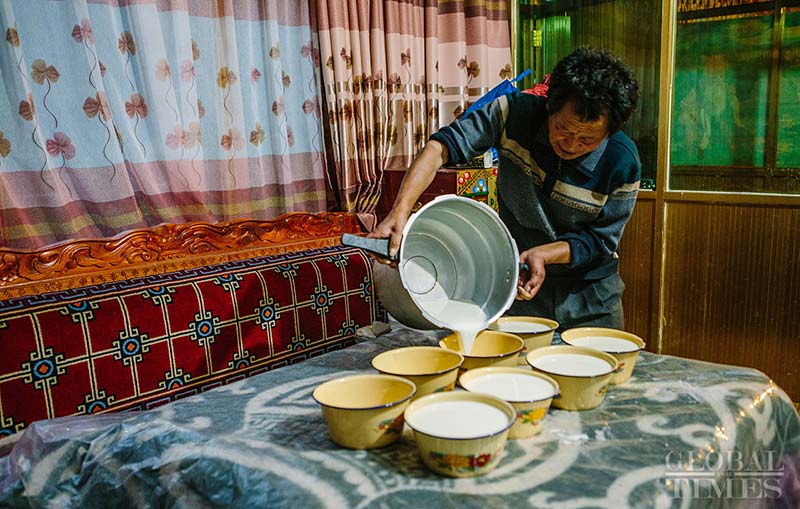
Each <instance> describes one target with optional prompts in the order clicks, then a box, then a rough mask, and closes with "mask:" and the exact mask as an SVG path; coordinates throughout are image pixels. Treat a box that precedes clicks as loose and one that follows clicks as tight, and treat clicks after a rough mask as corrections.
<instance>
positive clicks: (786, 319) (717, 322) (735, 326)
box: [661, 202, 800, 401]
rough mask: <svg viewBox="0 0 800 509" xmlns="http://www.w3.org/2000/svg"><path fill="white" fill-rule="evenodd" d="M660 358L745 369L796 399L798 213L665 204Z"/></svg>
mask: <svg viewBox="0 0 800 509" xmlns="http://www.w3.org/2000/svg"><path fill="white" fill-rule="evenodd" d="M665 235H666V242H665V244H666V256H665V278H664V320H665V323H664V337H663V347H662V351H661V353H664V354H670V355H678V356H682V357H691V358H696V359H702V360H707V361H711V362H718V363H723V364H734V365H740V366H750V367H754V368H756V369H759V370H761V371H763V372H765V373H766V374H767V375H769V376H770V377H772V378H773V379H774V380H775V381H776V382H777V383H778V385H780V386H781V387H782V388H783V389H784V390H786V392H787V393H789V396H791V397H792V399H794V400H795V401H797V400H800V209H798V208H792V207H784V206H772V205H748V204H741V203H736V204H719V203H717V204H705V203H680V202H672V203H670V202H668V203H667V223H666V233H665Z"/></svg>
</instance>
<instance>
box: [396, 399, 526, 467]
mask: <svg viewBox="0 0 800 509" xmlns="http://www.w3.org/2000/svg"><path fill="white" fill-rule="evenodd" d="M516 416H517V413H516V411H515V410H514V407H512V406H511V405H510V404H509V403H507V402H505V401H503V400H502V399H500V398H496V397H494V396H491V395H489V394H481V393H477V392H467V391H452V392H439V393H436V394H429V395H427V396H423V397H421V398H419V399H417V400H416V401H413V402H412V403H411V404H410V405H408V408H406V412H405V418H406V424H408V427H409V428H411V429H412V430H413V431H414V438H415V440H416V442H417V449H418V451H419V455H420V458H421V459H422V463H423V464H425V466H426V467H428V468H429V469H430V470H432V471H433V472H436V473H437V474H441V475H445V476H448V477H474V476H479V475H484V474H487V473H489V472H490V471H491V470H492V469H494V468H495V467H496V466H497V464H498V463H499V462H500V458H501V457H502V455H503V450H504V449H505V445H506V440H507V438H508V430H509V429H510V428H511V426H513V425H514V422H515V420H516Z"/></svg>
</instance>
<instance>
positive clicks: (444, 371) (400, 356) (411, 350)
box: [372, 346, 464, 399]
mask: <svg viewBox="0 0 800 509" xmlns="http://www.w3.org/2000/svg"><path fill="white" fill-rule="evenodd" d="M463 362H464V357H463V356H462V355H461V354H460V353H458V352H454V351H452V350H445V349H443V348H437V347H435V346H407V347H404V348H395V349H394V350H389V351H386V352H383V353H381V354H378V355H376V356H375V357H374V358H373V359H372V367H373V368H375V369H377V370H378V371H379V372H381V373H383V374H385V375H396V376H401V377H403V378H406V379H408V380H410V381H412V382H414V385H416V386H417V394H416V395H415V396H414V398H412V399H416V398H420V397H422V396H427V395H428V394H433V393H434V392H443V391H452V390H453V388H454V387H455V385H456V378H457V377H458V368H460V367H461V364H462V363H463Z"/></svg>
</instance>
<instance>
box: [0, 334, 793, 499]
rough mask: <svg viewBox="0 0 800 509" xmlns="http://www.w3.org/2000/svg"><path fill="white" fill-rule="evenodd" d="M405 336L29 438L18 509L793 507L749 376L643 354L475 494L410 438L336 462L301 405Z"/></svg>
mask: <svg viewBox="0 0 800 509" xmlns="http://www.w3.org/2000/svg"><path fill="white" fill-rule="evenodd" d="M436 337H437V335H436V334H434V333H421V332H419V331H412V330H409V329H404V328H395V329H394V330H393V331H392V332H390V333H388V334H386V335H384V336H381V337H379V338H376V339H369V340H365V341H362V342H360V343H358V344H356V345H354V346H352V347H350V348H347V349H345V350H341V351H336V352H330V353H327V354H324V355H321V356H319V357H315V358H313V359H310V360H307V361H304V362H302V363H299V364H296V365H292V366H287V367H284V368H281V369H277V370H275V371H270V372H267V373H263V374H260V375H257V376H253V377H251V378H247V379H244V380H241V381H238V382H235V383H231V384H229V385H225V386H221V387H218V388H215V389H213V390H210V391H208V392H205V393H201V394H198V395H195V396H192V397H189V398H186V399H182V400H179V401H176V402H173V403H170V404H168V405H165V406H162V407H159V408H156V409H153V410H150V411H145V412H138V413H127V414H113V415H98V416H83V417H71V418H62V419H55V420H52V421H42V422H37V423H34V424H33V425H32V426H31V427H30V428H29V429H28V430H26V432H25V433H24V435H23V436H22V437H21V438H20V440H19V441H18V442H17V443H16V444H15V446H14V448H13V449H12V450H11V452H10V453H9V454H8V455H6V456H4V457H2V458H0V505H8V506H20V507H29V506H33V507H82V508H84V507H85V508H91V507H187V508H188V507H192V508H202V507H265V508H267V507H268V508H283V507H286V508H343V507H346V508H361V507H364V508H366V507H370V508H372V507H377V508H420V507H431V508H433V507H436V508H438V507H458V508H464V509H466V508H518V507H536V508H554V509H555V508H558V509H568V508H602V507H606V508H615V509H616V508H623V507H658V508H667V507H670V508H671V507H736V506H746V507H754V506H755V507H759V506H761V507H788V508H795V507H800V480H798V471H800V419H799V418H798V415H797V412H796V411H795V409H794V407H793V406H792V404H791V401H790V400H789V398H788V397H787V396H786V395H785V393H784V392H783V391H782V390H781V389H780V388H779V387H777V386H776V385H774V383H772V382H771V381H770V380H769V378H768V377H766V376H765V375H764V374H762V373H760V372H758V371H755V370H751V369H745V368H739V367H732V366H724V365H719V364H709V363H704V362H698V361H693V360H687V359H681V358H676V357H669V356H661V355H654V354H650V353H647V352H642V353H641V354H640V357H639V361H638V363H637V365H636V369H635V371H634V376H633V378H631V379H630V380H629V381H628V382H627V383H625V384H623V385H619V386H612V387H610V388H609V391H608V393H607V395H606V399H605V401H604V402H603V404H602V405H601V406H600V407H598V408H596V409H593V410H588V411H583V412H568V411H560V410H554V409H551V410H550V412H549V413H548V415H547V417H546V418H545V419H546V420H545V425H544V430H543V431H542V432H541V433H540V434H539V435H537V436H535V437H533V438H530V439H525V440H509V441H508V443H507V445H506V448H505V453H504V456H503V458H502V459H501V461H500V463H499V465H498V466H497V468H496V469H495V470H493V471H492V472H491V473H490V474H488V475H486V476H483V477H476V478H464V479H452V478H445V477H440V476H438V475H436V474H433V473H431V472H429V471H428V470H426V469H425V467H424V466H423V465H422V463H421V461H420V460H419V458H418V456H417V450H416V446H415V443H414V439H413V435H412V434H411V433H410V431H409V430H408V429H407V428H406V430H405V432H404V434H403V437H402V439H401V440H400V441H399V442H397V443H395V444H393V445H391V446H388V447H386V448H382V449H377V450H368V451H355V450H347V449H342V448H339V447H338V446H336V445H335V444H333V443H332V442H331V441H330V439H329V438H328V435H327V430H326V425H325V422H324V420H323V418H322V413H321V411H320V408H319V407H318V405H317V404H316V403H315V402H314V400H313V399H312V398H311V392H312V390H313V389H314V388H315V387H316V386H317V385H319V384H320V383H322V382H324V381H326V380H329V379H331V378H334V377H338V376H342V375H345V374H352V373H357V372H371V371H372V369H371V366H370V360H371V359H372V357H373V356H375V355H376V354H378V353H379V352H381V351H384V350H387V349H390V348H396V347H400V346H407V345H418V344H435V340H436Z"/></svg>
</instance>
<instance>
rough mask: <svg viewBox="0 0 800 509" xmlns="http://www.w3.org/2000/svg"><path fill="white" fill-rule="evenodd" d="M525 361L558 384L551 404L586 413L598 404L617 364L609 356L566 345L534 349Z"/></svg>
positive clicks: (604, 394)
mask: <svg viewBox="0 0 800 509" xmlns="http://www.w3.org/2000/svg"><path fill="white" fill-rule="evenodd" d="M525 360H526V361H527V362H528V364H529V365H530V366H531V367H532V368H533V370H534V371H538V372H539V373H544V374H545V375H547V376H549V377H551V378H552V379H553V380H555V381H556V382H557V383H558V386H559V388H560V389H561V394H560V395H559V396H558V397H555V398H553V403H552V404H553V406H554V407H556V408H562V409H564V410H588V409H590V408H594V407H596V406H598V405H599V404H600V403H602V402H603V399H605V396H606V391H607V390H608V384H609V383H610V381H611V376H612V374H613V372H614V371H615V370H616V369H617V366H618V365H619V363H618V362H617V359H615V358H614V357H613V356H612V355H611V354H607V353H605V352H600V351H597V350H592V349H591V348H583V347H580V346H569V345H558V346H546V347H543V348H538V349H536V350H534V351H532V352H529V353H528V355H527V357H526V358H525Z"/></svg>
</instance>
